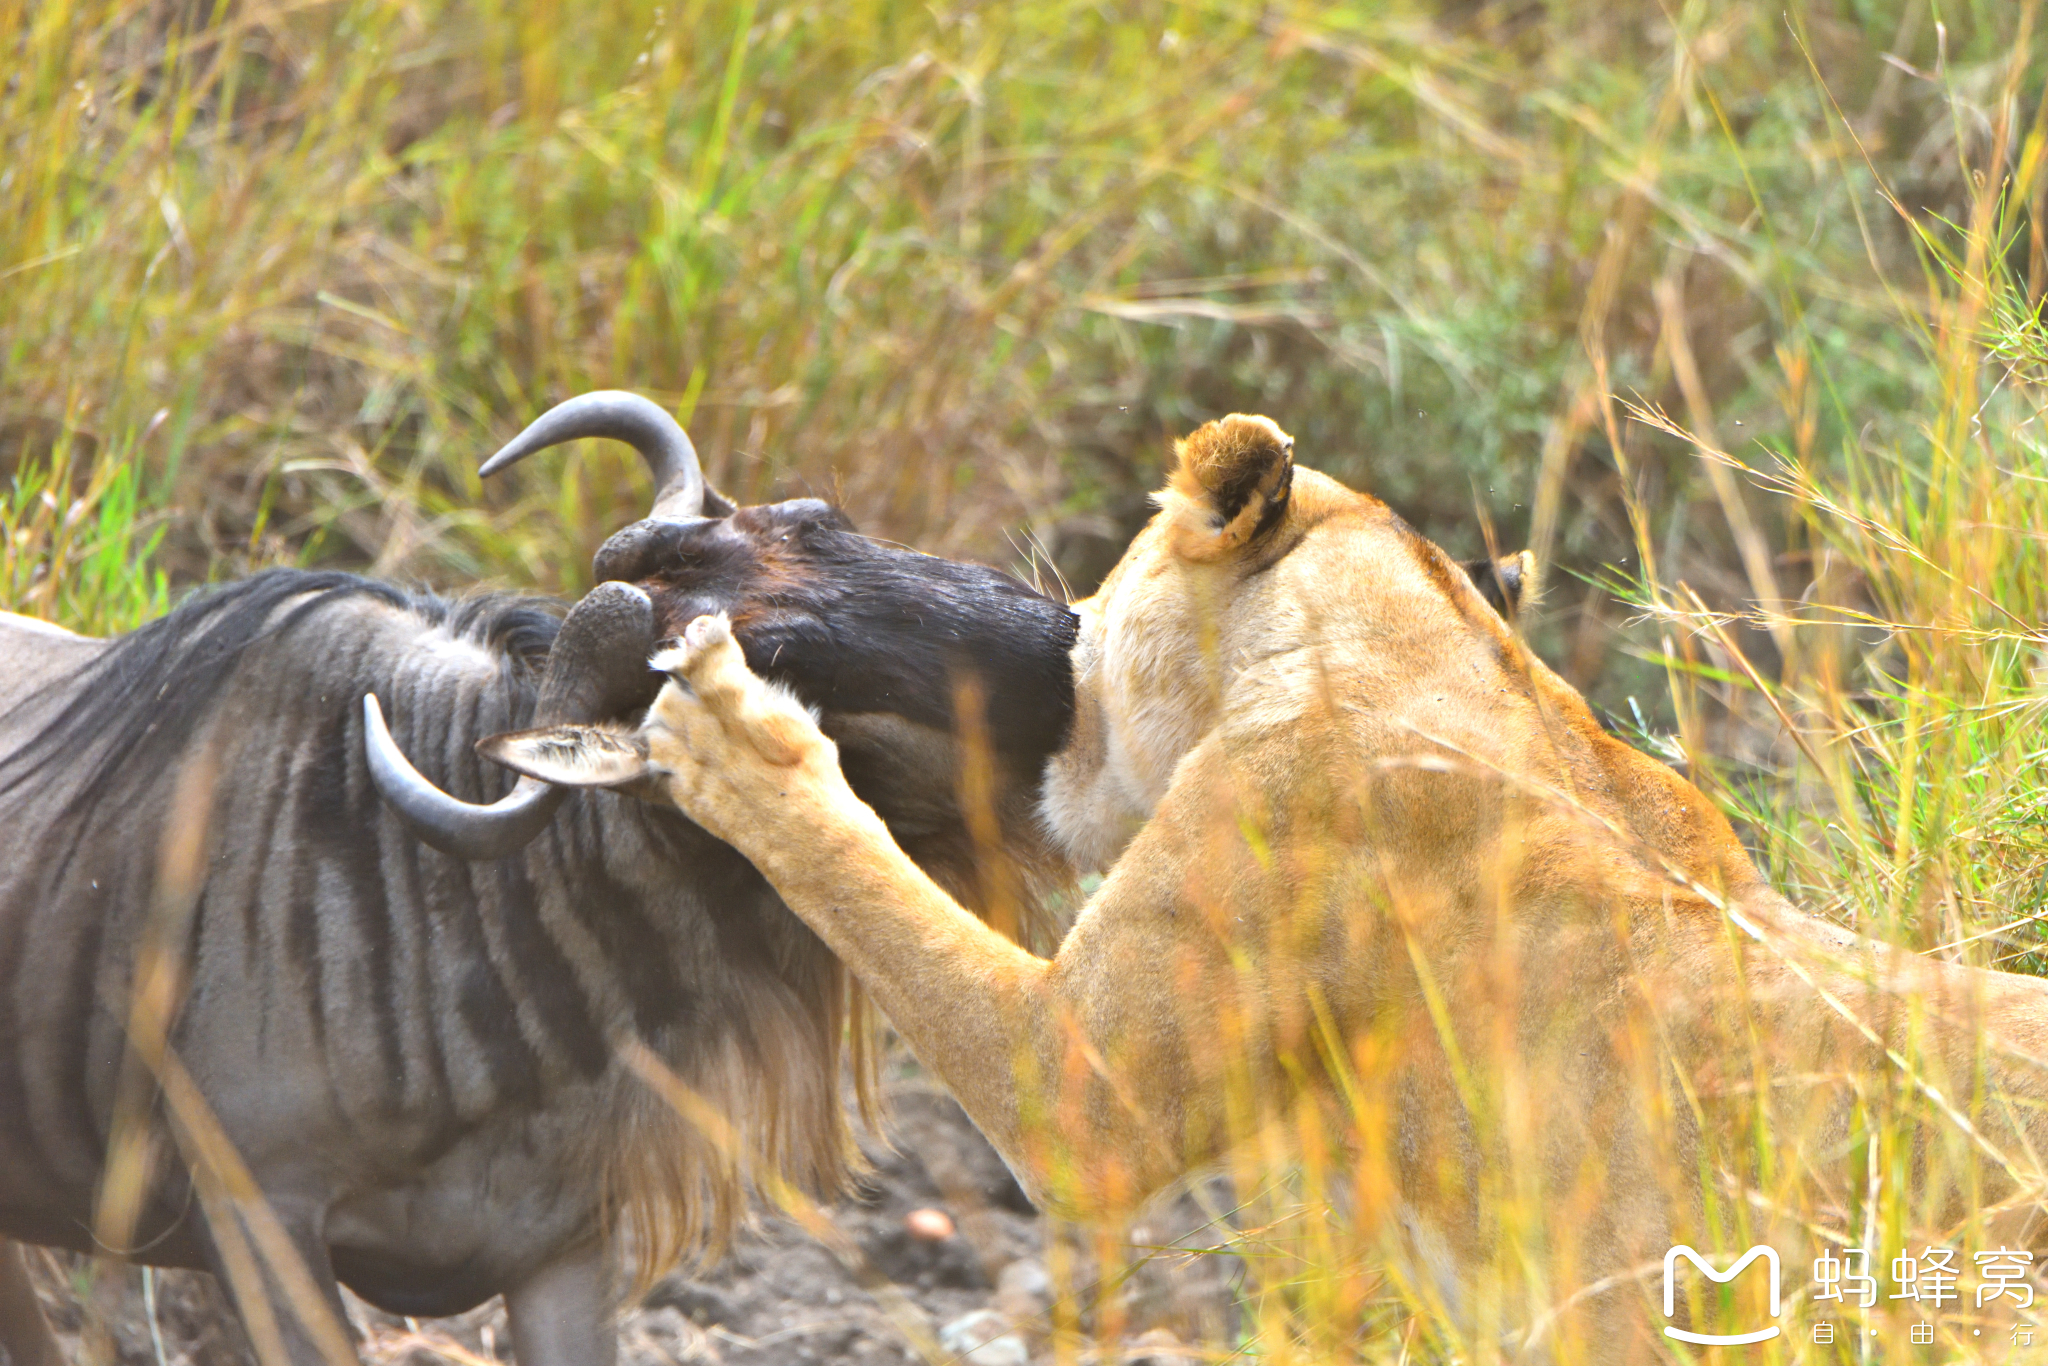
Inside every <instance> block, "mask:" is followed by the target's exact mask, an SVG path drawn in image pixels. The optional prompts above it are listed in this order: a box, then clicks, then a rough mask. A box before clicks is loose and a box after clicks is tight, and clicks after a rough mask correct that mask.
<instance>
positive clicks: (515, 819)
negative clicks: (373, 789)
mask: <svg viewBox="0 0 2048 1366" xmlns="http://www.w3.org/2000/svg"><path fill="white" fill-rule="evenodd" d="M556 411H557V412H559V411H560V409H557V410H556ZM543 420H545V419H543ZM536 425H538V424H536ZM529 430H530V429H529ZM653 649H654V604H653V602H652V601H651V600H650V599H649V598H648V596H647V594H645V593H643V592H642V591H641V590H639V589H638V588H635V587H634V586H633V585H631V584H628V583H602V584H599V585H598V586H597V587H595V588H593V589H591V590H590V592H588V593H586V594H584V596H583V600H582V601H581V602H579V603H577V604H576V606H575V607H573V608H571V609H570V612H569V615H568V617H567V618H566V619H564V620H563V622H562V629H561V631H560V632H559V633H558V634H557V635H556V636H555V643H554V646H553V648H552V649H550V650H549V652H548V667H547V673H546V674H545V675H543V677H542V679H541V685H540V696H539V698H538V699H536V701H535V704H534V710H533V724H534V725H536V726H552V725H559V724H561V723H563V722H567V721H596V720H601V719H603V718H605V717H612V716H619V715H622V714H624V713H626V712H629V711H631V710H633V709H634V708H636V707H642V706H645V705H646V704H647V703H648V702H650V701H651V700H653V697H654V693H655V690H656V688H657V687H658V686H659V684H660V681H661V680H660V679H659V678H657V677H656V676H655V675H654V674H653V673H651V672H649V670H648V668H647V656H648V655H649V654H650V653H651V652H652V651H653ZM363 731H364V744H365V747H366V749H367V750H368V756H369V761H370V778H371V780H372V781H373V782H375V783H376V784H377V791H378V792H379V793H380V794H382V796H383V798H384V800H385V801H386V802H387V803H388V804H389V805H390V807H391V809H392V810H393V811H396V812H397V813H398V816H399V818H400V819H401V820H403V821H404V822H405V823H406V826H407V827H408V828H409V829H411V830H412V832H413V833H414V834H415V835H417V836H419V837H420V838H421V839H422V840H424V841H426V842H427V843H428V844H431V845H433V846H434V847H435V848H436V849H439V850H441V851H442V852H443V853H449V854H453V855H455V856H456V857H457V858H465V859H493V858H503V857H505V856H506V855H507V854H516V853H518V852H519V851H520V850H521V849H523V848H525V847H526V846H527V845H528V844H530V843H531V842H532V841H533V840H534V838H535V837H536V836H538V835H539V834H540V832H541V831H542V830H545V829H546V828H547V824H548V822H549V821H550V820H552V819H554V815H555V811H556V809H557V808H559V807H560V806H561V804H562V802H563V800H564V799H565V798H566V797H567V796H568V794H569V789H567V788H560V787H552V786H550V785H548V784H547V783H542V782H537V781H535V780H534V779H532V778H521V779H520V780H519V782H518V783H517V784H516V785H515V786H514V787H513V789H512V790H511V791H510V792H509V793H507V794H506V795H505V796H504V797H502V798H500V799H499V800H498V801H495V802H492V803H491V804H490V805H488V806H483V805H479V804H477V803H474V802H465V801H463V800H461V799H460V798H458V797H451V796H449V795H448V794H447V793H446V792H443V791H442V790H441V789H440V788H438V787H436V786H434V784H433V783H432V782H430V781H428V779H427V777H426V776H425V775H424V774H422V773H421V772H420V771H419V770H418V769H416V768H414V767H413V766H412V763H411V761H410V760H408V759H407V758H406V757H405V753H404V751H402V750H400V749H399V747H398V742H397V741H395V740H393V739H392V738H391V731H390V728H389V727H387V726H386V725H385V724H384V711H383V708H381V707H380V706H379V705H378V704H377V698H376V695H375V694H365V695H364V697H363Z"/></svg>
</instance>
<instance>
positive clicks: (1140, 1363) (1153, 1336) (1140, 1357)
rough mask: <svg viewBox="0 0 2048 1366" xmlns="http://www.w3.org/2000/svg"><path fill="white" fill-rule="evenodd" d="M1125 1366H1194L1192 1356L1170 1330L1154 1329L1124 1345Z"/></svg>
mask: <svg viewBox="0 0 2048 1366" xmlns="http://www.w3.org/2000/svg"><path fill="white" fill-rule="evenodd" d="M1124 1353H1125V1355H1124V1361H1125V1363H1126V1366H1195V1358H1194V1356H1193V1355H1192V1354H1191V1353H1189V1352H1187V1351H1185V1350H1183V1344H1182V1343H1181V1340H1180V1339H1179V1338H1177V1337H1175V1336H1174V1335H1173V1330H1172V1329H1171V1328H1154V1329H1152V1330H1150V1331H1149V1332H1144V1333H1140V1334H1138V1336H1136V1337H1134V1338H1132V1339H1130V1340H1129V1341H1128V1342H1126V1343H1125V1344H1124Z"/></svg>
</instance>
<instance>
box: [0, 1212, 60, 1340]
mask: <svg viewBox="0 0 2048 1366" xmlns="http://www.w3.org/2000/svg"><path fill="white" fill-rule="evenodd" d="M0 1350H4V1351H5V1352H6V1355H7V1361H8V1366H63V1363H64V1357H63V1355H62V1354H61V1353H60V1352H59V1351H58V1350H57V1339H56V1338H55V1337H54V1336H52V1335H51V1333H50V1325H49V1324H47V1323H45V1322H44V1321H43V1310H42V1306H41V1305H39V1304H37V1303H36V1291H35V1287H34V1286H32V1285H30V1284H29V1283H28V1267H27V1266H26V1265H24V1264H23V1262H22V1260H21V1248H20V1246H19V1245H18V1244H15V1243H10V1242H6V1241H4V1240H0Z"/></svg>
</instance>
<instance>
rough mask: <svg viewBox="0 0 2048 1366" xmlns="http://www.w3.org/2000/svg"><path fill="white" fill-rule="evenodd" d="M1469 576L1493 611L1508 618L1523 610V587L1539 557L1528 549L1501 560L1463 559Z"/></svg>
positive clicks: (1484, 558) (1483, 558) (1505, 556)
mask: <svg viewBox="0 0 2048 1366" xmlns="http://www.w3.org/2000/svg"><path fill="white" fill-rule="evenodd" d="M1461 563H1462V565H1463V567H1464V570H1465V574H1466V577H1468V578H1470V579H1471V580H1472V586H1473V587H1475V588H1477V589H1478V590H1479V596H1480V597H1482V598H1485V599H1486V600H1487V601H1488V602H1489V603H1491V604H1493V610H1494V611H1496V612H1498V613H1500V614H1501V615H1502V616H1504V617H1512V616H1514V614H1515V613H1516V612H1517V611H1519V610H1520V609H1521V606H1522V588H1523V586H1524V585H1525V584H1527V583H1528V582H1529V580H1530V578H1531V571H1532V570H1533V569H1534V568H1535V567H1536V557H1535V556H1534V555H1533V554H1531V553H1530V552H1529V551H1526V550H1518V551H1516V552H1515V553H1514V554H1512V555H1503V556H1501V557H1500V559H1498V560H1489V559H1487V558H1486V557H1485V556H1483V555H1482V556H1481V557H1480V558H1478V559H1476V560H1464V561H1461Z"/></svg>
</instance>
